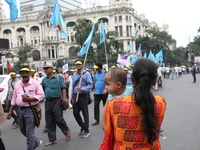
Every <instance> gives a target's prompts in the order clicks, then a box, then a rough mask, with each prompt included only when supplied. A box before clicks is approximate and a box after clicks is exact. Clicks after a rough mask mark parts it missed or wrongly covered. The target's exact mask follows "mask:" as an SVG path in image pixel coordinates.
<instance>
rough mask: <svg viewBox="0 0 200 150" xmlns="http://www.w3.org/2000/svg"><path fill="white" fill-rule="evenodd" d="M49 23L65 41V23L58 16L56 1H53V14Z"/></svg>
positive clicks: (59, 15)
mask: <svg viewBox="0 0 200 150" xmlns="http://www.w3.org/2000/svg"><path fill="white" fill-rule="evenodd" d="M50 23H51V24H52V25H53V27H54V28H55V29H56V30H58V31H59V32H60V34H61V36H62V37H63V38H64V39H66V38H67V32H66V25H65V22H64V20H63V18H62V16H61V14H60V7H59V5H58V0H55V4H54V7H53V13H52V16H51V20H50Z"/></svg>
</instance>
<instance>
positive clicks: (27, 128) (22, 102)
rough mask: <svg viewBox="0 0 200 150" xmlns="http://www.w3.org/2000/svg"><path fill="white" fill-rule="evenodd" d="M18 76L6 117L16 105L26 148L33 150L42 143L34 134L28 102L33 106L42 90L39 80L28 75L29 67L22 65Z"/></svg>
mask: <svg viewBox="0 0 200 150" xmlns="http://www.w3.org/2000/svg"><path fill="white" fill-rule="evenodd" d="M20 76H21V78H22V80H20V81H18V82H17V83H16V84H15V87H14V91H13V97H12V100H11V108H10V110H9V113H8V114H7V119H10V118H11V116H12V113H13V110H14V108H15V106H18V119H19V128H20V131H21V133H22V134H23V135H24V136H25V137H26V139H27V150H35V149H36V148H37V147H39V146H40V145H41V144H42V141H40V140H39V139H38V138H36V136H35V134H34V132H35V123H34V116H33V113H32V110H31V108H30V104H31V105H32V106H35V105H37V104H38V103H39V102H40V101H41V100H43V98H44V91H43V89H42V86H41V85H40V84H39V82H38V81H36V80H34V79H32V78H31V77H30V76H31V70H30V68H29V67H27V66H24V67H22V68H21V69H20Z"/></svg>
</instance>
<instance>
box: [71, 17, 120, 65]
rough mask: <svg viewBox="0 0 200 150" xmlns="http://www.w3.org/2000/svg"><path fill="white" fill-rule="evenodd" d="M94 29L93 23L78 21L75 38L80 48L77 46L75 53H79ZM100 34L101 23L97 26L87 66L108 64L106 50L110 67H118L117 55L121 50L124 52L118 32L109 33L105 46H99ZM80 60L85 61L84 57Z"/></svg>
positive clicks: (83, 20) (84, 20)
mask: <svg viewBox="0 0 200 150" xmlns="http://www.w3.org/2000/svg"><path fill="white" fill-rule="evenodd" d="M91 29H92V23H91V22H89V21H88V20H86V19H78V20H77V21H76V25H75V27H74V31H76V34H75V38H76V42H77V44H78V45H79V46H77V47H76V48H75V49H74V51H75V52H79V51H80V49H81V47H82V45H83V44H84V42H85V40H86V39H87V37H88V35H89V33H90V31H91ZM99 42H100V33H99V23H96V24H95V33H94V35H93V39H92V44H91V45H90V49H89V51H88V56H87V61H86V63H87V65H93V64H95V63H96V62H101V63H102V64H105V63H106V56H105V53H106V52H105V48H106V51H107V56H108V63H109V66H111V65H116V60H117V54H118V53H119V52H120V50H123V44H122V42H121V41H119V40H117V32H116V31H108V32H107V34H106V41H105V44H101V45H100V44H99ZM80 59H82V60H83V59H84V56H83V57H81V58H80Z"/></svg>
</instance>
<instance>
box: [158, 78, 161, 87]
mask: <svg viewBox="0 0 200 150" xmlns="http://www.w3.org/2000/svg"><path fill="white" fill-rule="evenodd" d="M158 87H162V76H160V77H159V78H158Z"/></svg>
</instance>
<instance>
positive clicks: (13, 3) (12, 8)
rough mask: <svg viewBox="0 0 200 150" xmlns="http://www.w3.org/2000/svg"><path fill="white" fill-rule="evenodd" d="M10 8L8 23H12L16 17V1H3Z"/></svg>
mask: <svg viewBox="0 0 200 150" xmlns="http://www.w3.org/2000/svg"><path fill="white" fill-rule="evenodd" d="M5 1H6V3H7V4H8V5H9V7H10V21H11V22H13V21H14V20H15V19H17V17H18V9H17V4H16V0H5Z"/></svg>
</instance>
